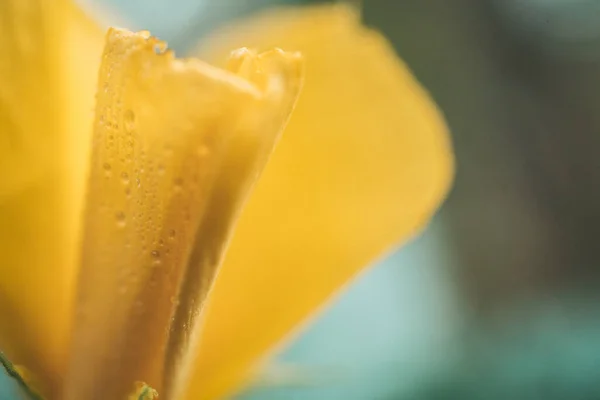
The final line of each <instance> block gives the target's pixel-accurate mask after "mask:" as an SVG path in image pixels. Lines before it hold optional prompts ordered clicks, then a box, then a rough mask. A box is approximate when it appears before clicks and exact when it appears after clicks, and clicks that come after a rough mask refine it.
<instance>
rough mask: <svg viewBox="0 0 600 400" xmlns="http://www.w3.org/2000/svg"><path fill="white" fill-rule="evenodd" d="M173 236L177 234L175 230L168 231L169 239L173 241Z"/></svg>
mask: <svg viewBox="0 0 600 400" xmlns="http://www.w3.org/2000/svg"><path fill="white" fill-rule="evenodd" d="M175 236H177V232H175V229H171V230H170V231H169V239H171V240H175Z"/></svg>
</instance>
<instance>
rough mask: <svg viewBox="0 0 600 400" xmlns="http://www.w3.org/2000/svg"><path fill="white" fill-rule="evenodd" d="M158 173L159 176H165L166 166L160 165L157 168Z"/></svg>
mask: <svg viewBox="0 0 600 400" xmlns="http://www.w3.org/2000/svg"><path fill="white" fill-rule="evenodd" d="M156 171H157V172H158V174H159V175H164V174H165V166H164V165H162V164H158V165H157V166H156Z"/></svg>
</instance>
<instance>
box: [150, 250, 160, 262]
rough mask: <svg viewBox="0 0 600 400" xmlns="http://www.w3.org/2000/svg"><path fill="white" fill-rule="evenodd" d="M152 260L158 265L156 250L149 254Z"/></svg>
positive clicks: (158, 255) (157, 252)
mask: <svg viewBox="0 0 600 400" xmlns="http://www.w3.org/2000/svg"><path fill="white" fill-rule="evenodd" d="M150 255H151V256H152V259H153V260H154V261H153V262H154V264H160V252H159V251H158V250H152V252H151V253H150Z"/></svg>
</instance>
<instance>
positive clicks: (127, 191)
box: [125, 187, 131, 197]
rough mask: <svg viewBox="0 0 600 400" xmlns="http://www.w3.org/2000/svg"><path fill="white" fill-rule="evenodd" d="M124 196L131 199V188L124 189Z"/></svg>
mask: <svg viewBox="0 0 600 400" xmlns="http://www.w3.org/2000/svg"><path fill="white" fill-rule="evenodd" d="M125 196H127V197H131V188H129V187H126V188H125Z"/></svg>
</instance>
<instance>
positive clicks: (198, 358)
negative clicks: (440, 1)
mask: <svg viewBox="0 0 600 400" xmlns="http://www.w3.org/2000/svg"><path fill="white" fill-rule="evenodd" d="M0 46H2V48H3V50H4V56H3V57H2V59H1V60H0V73H1V75H0V129H1V131H0V166H1V167H2V175H1V176H0V251H1V252H2V263H0V316H1V318H2V320H1V322H2V325H1V326H0V348H2V349H4V350H5V351H6V352H7V354H8V355H9V357H10V358H11V359H12V360H13V361H15V362H16V363H18V364H21V365H25V366H26V367H28V369H29V370H31V371H32V373H33V375H34V376H36V377H37V378H38V379H39V381H40V384H41V386H42V387H41V389H42V391H44V392H45V393H46V394H47V395H48V397H49V398H64V399H82V398H94V397H97V396H99V393H102V397H103V398H107V399H113V398H115V399H117V398H126V397H127V395H128V394H130V393H131V392H132V391H133V389H134V386H133V385H134V382H136V381H144V382H147V383H148V384H149V385H151V386H152V387H153V388H155V389H157V390H158V392H159V393H160V394H161V398H166V399H216V398H221V397H223V396H226V395H230V394H232V393H234V392H235V391H236V390H238V389H239V388H240V387H241V386H242V385H244V384H246V383H248V382H250V381H251V380H252V378H253V376H254V374H255V373H256V372H257V371H258V370H259V369H260V368H261V365H262V364H263V363H264V362H265V360H266V358H267V357H268V355H269V354H271V353H272V352H273V351H274V350H275V349H276V348H277V347H278V346H281V345H282V343H283V341H284V340H286V339H289V338H290V337H291V336H292V335H293V334H294V333H296V332H298V329H299V327H300V326H302V325H304V324H306V323H307V322H309V321H310V319H311V318H314V316H315V315H316V313H317V312H318V311H319V310H320V309H321V308H322V307H323V306H324V304H326V303H327V302H328V301H329V300H330V299H331V298H332V297H333V296H334V295H335V294H336V293H337V292H339V291H340V290H341V289H342V288H343V287H344V286H345V285H346V284H347V283H348V282H349V281H350V280H351V279H352V278H353V277H354V276H356V275H357V274H358V273H359V272H360V271H361V270H363V269H364V268H365V267H368V266H369V265H370V264H371V263H373V262H374V261H375V260H376V259H377V258H378V257H381V256H383V255H384V254H385V253H386V252H388V251H390V250H392V249H393V248H394V247H395V246H398V245H400V244H402V243H403V242H404V241H406V240H407V239H408V238H410V237H411V236H413V235H415V234H417V233H418V232H419V230H420V229H422V228H423V227H424V226H425V224H426V223H427V221H428V220H429V218H430V217H431V215H432V214H433V213H434V212H435V210H436V208H437V207H438V206H439V204H440V203H441V201H442V200H443V198H444V196H445V195H446V192H447V190H448V188H449V185H450V182H451V179H452V173H453V161H452V156H451V149H450V144H449V139H448V135H447V132H446V128H445V124H444V122H443V119H442V118H441V116H440V114H439V112H438V111H437V110H436V108H435V106H434V104H433V103H432V102H431V100H430V99H429V97H428V96H427V94H426V93H425V92H424V90H423V89H422V88H421V87H420V86H419V85H418V83H417V82H416V81H415V80H414V78H413V77H412V76H411V74H410V73H409V72H408V70H407V68H406V67H405V66H404V65H403V64H402V63H401V62H400V61H399V60H398V59H397V58H396V56H395V54H394V52H393V50H392V48H391V46H390V45H389V44H388V43H387V42H386V40H385V39H384V38H383V37H381V35H379V34H378V33H376V32H374V31H372V30H369V29H367V28H365V27H363V26H362V25H361V23H360V20H359V18H358V16H357V14H356V13H355V12H354V10H352V9H350V8H347V7H342V6H318V7H308V8H294V9H280V10H271V11H268V12H266V13H265V14H263V15H259V16H255V17H253V18H252V19H250V20H248V21H238V22H236V23H234V24H232V26H230V27H225V28H223V29H222V30H220V31H218V32H215V33H214V34H213V35H211V36H210V37H209V38H207V39H206V40H205V41H204V42H203V43H202V45H201V46H200V47H199V49H198V51H197V55H199V56H201V58H203V59H205V60H207V61H209V62H211V63H213V64H214V65H215V66H210V65H208V64H206V63H204V62H201V61H199V60H194V59H190V60H179V59H176V58H174V55H173V54H172V53H171V52H170V51H169V50H165V48H164V44H163V43H162V42H160V41H158V40H157V39H154V38H152V37H150V36H149V35H148V34H147V33H144V32H142V33H138V34H132V33H130V32H128V31H125V30H120V29H111V30H109V32H108V33H107V34H106V35H104V33H103V32H102V30H101V29H99V28H98V27H97V26H96V24H95V23H94V22H93V21H92V20H90V19H89V18H87V17H86V16H85V15H84V14H83V13H82V12H81V11H80V10H77V9H76V8H75V7H74V6H73V5H72V4H71V3H69V2H68V1H67V0H27V1H24V0H5V1H4V2H3V3H2V5H0ZM103 46H104V50H102V48H103ZM242 46H246V47H250V48H256V49H258V51H260V52H257V51H254V50H238V51H236V52H234V53H233V54H232V55H231V56H228V54H230V52H231V50H232V49H235V48H238V47H242ZM275 47H280V48H283V49H285V50H286V51H287V52H283V51H279V50H269V49H272V48H275ZM296 51H300V53H301V54H303V56H304V58H305V67H304V72H305V74H304V79H303V81H304V85H303V88H302V90H300V87H301V83H302V71H303V69H302V66H301V61H300V57H299V56H298V55H297V53H295V52H296ZM227 60H229V61H227ZM299 91H300V96H299V98H298V101H297V105H296V107H295V109H294V110H293V111H292V108H293V106H294V104H295V102H296V97H297V95H298V92H299ZM94 94H95V97H94ZM290 112H291V118H290V120H289V123H288V124H287V126H286V127H285V129H284V132H283V135H282V138H281V140H280V142H279V143H278V144H277V146H275V142H276V141H277V138H278V137H279V133H280V131H281V130H282V128H283V127H284V126H285V124H286V121H287V119H288V115H289V114H290ZM274 146H275V150H274V152H273V155H272V157H271V158H270V160H269V161H268V163H267V159H268V158H269V155H270V154H271V152H272V150H273V148H274ZM263 167H264V171H263V172H262V174H260V172H261V171H262V170H263ZM259 175H260V178H259V179H257V178H258V177H259ZM255 181H256V185H255V187H253V186H254V182H255ZM247 197H248V201H247V203H246V201H245V200H246V198H247ZM217 269H218V274H216V275H215V272H217ZM140 387H143V388H146V386H143V385H142V386H140ZM138 390H141V389H138ZM144 390H145V391H146V389H144ZM144 393H146V392H144ZM147 393H150V392H147ZM152 393H153V392H152Z"/></svg>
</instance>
